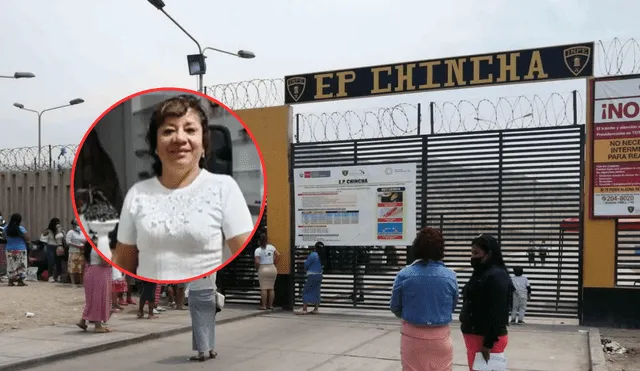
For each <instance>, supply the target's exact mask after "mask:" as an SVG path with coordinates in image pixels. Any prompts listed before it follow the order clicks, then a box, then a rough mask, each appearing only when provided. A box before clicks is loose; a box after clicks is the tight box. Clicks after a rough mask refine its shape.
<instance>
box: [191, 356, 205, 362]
mask: <svg viewBox="0 0 640 371" xmlns="http://www.w3.org/2000/svg"><path fill="white" fill-rule="evenodd" d="M189 361H191V362H204V356H202V357H199V356H191V357H189Z"/></svg>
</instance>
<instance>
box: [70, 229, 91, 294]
mask: <svg viewBox="0 0 640 371" xmlns="http://www.w3.org/2000/svg"><path fill="white" fill-rule="evenodd" d="M66 239H67V246H69V260H68V262H67V272H68V273H69V278H71V285H73V286H74V287H75V286H76V284H80V285H81V284H82V269H83V268H84V254H83V253H82V249H83V248H84V244H85V243H86V242H87V239H86V237H85V236H84V233H82V230H81V229H80V226H79V225H78V222H77V221H75V220H72V221H71V230H70V231H69V232H67V237H66Z"/></svg>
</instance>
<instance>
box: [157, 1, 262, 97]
mask: <svg viewBox="0 0 640 371" xmlns="http://www.w3.org/2000/svg"><path fill="white" fill-rule="evenodd" d="M147 1H148V2H149V3H150V4H151V5H153V6H154V7H155V8H156V9H158V10H159V11H161V12H162V13H163V14H164V15H165V16H167V18H169V19H170V20H171V22H173V23H174V24H175V25H176V26H178V28H179V29H180V30H182V32H184V34H185V35H187V36H189V38H190V39H191V40H193V42H194V43H196V46H197V47H198V54H192V55H188V56H187V64H188V66H189V74H190V75H198V91H199V92H201V93H202V92H203V88H204V75H205V74H206V73H207V65H206V63H205V58H206V56H205V55H204V52H205V51H207V50H213V51H216V52H219V53H224V54H229V55H233V56H235V57H239V58H244V59H251V58H255V56H256V55H255V54H254V53H253V52H251V51H249V50H238V52H237V53H233V52H229V51H226V50H221V49H216V48H212V47H206V48H204V49H202V47H201V46H200V43H199V42H198V40H196V39H195V38H194V37H193V36H191V34H190V33H189V32H187V30H185V29H184V28H183V27H182V26H181V25H180V23H178V22H177V21H176V20H175V19H173V17H171V16H170V15H169V13H167V12H166V11H165V10H164V7H165V3H164V1H163V0H147Z"/></svg>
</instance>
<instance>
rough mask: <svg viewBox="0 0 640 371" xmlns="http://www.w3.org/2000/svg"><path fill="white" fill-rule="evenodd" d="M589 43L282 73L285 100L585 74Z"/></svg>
mask: <svg viewBox="0 0 640 371" xmlns="http://www.w3.org/2000/svg"><path fill="white" fill-rule="evenodd" d="M593 46H594V43H593V42H589V43H582V44H572V45H562V46H553V47H545V48H536V49H525V50H514V51H508V52H500V53H491V54H478V55H470V56H464V57H453V58H442V59H432V60H425V61H415V62H404V63H396V64H388V65H380V66H373V67H360V68H353V69H345V70H336V71H327V72H316V73H307V74H302V75H292V76H286V77H285V79H284V83H285V92H286V93H285V104H295V103H309V102H321V101H328V100H336V99H348V98H362V97H371V96H378V95H388V94H397V93H409V92H420V91H429V90H441V89H453V88H468V87H478V86H487V85H498V84H515V83H523V82H525V83H526V82H534V81H553V80H561V79H573V78H584V77H590V76H592V75H593Z"/></svg>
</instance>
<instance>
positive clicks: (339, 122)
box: [294, 91, 585, 142]
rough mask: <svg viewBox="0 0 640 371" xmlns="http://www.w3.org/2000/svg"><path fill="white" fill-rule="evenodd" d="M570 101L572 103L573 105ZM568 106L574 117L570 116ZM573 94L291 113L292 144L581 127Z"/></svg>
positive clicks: (580, 106) (580, 105) (577, 94)
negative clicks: (535, 128)
mask: <svg viewBox="0 0 640 371" xmlns="http://www.w3.org/2000/svg"><path fill="white" fill-rule="evenodd" d="M574 100H575V104H574ZM574 106H575V108H576V112H575V115H574ZM583 108H584V102H583V98H582V95H581V94H580V92H578V91H571V92H567V93H553V94H550V95H549V96H542V95H534V96H525V95H521V96H515V97H501V98H497V99H496V100H489V99H481V100H478V101H471V100H461V101H457V102H450V101H444V102H430V103H429V104H407V103H403V104H398V105H395V106H393V107H388V108H379V109H376V110H368V111H361V112H356V111H344V112H331V113H321V114H316V113H304V114H296V116H295V121H294V127H295V132H296V134H297V135H296V137H295V138H296V141H297V142H326V141H334V140H357V139H370V138H371V139H372V138H385V137H396V136H405V135H418V134H432V133H436V134H440V133H456V132H472V131H485V130H499V129H516V128H534V127H550V126H563V125H571V124H576V125H582V124H584V119H585V117H584V110H583Z"/></svg>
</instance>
